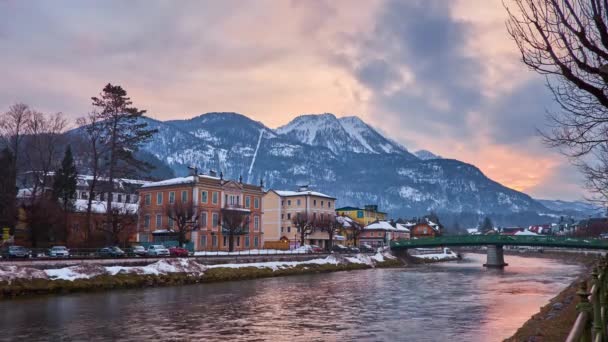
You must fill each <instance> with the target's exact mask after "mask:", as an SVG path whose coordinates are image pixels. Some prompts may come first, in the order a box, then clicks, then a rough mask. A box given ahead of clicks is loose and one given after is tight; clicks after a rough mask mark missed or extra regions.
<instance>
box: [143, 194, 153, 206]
mask: <svg viewBox="0 0 608 342" xmlns="http://www.w3.org/2000/svg"><path fill="white" fill-rule="evenodd" d="M144 198H145V203H146V205H150V203H152V196H151V195H150V194H146V197H144Z"/></svg>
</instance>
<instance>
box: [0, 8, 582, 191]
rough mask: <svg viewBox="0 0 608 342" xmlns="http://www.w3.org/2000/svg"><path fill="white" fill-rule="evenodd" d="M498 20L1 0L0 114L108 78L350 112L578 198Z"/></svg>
mask: <svg viewBox="0 0 608 342" xmlns="http://www.w3.org/2000/svg"><path fill="white" fill-rule="evenodd" d="M507 2H508V1H507ZM505 21H506V11H505V9H504V7H503V5H502V1H501V0H420V1H418V0H402V1H394V0H327V1H324V0H279V1H277V0H267V1H266V0H255V1H253V0H238V1H237V0H223V1H211V0H210V1H202V0H201V1H186V0H180V1H169V0H167V1H154V0H130V1H121V0H117V1H92V0H71V1H70V0H54V1H46V0H41V1H36V0H28V1H21V0H0V80H1V82H0V111H4V110H7V109H8V107H9V106H10V105H11V104H13V103H15V102H24V103H27V104H29V105H30V106H32V107H34V108H36V109H38V110H41V111H44V112H63V113H64V114H66V116H68V117H70V118H74V119H75V118H77V117H79V116H82V115H83V114H84V113H86V112H88V111H89V110H90V109H91V105H90V102H91V101H90V97H91V96H95V95H97V94H98V93H99V92H100V90H101V89H102V88H103V86H104V85H105V84H107V83H108V82H110V83H113V84H119V85H121V86H123V88H125V89H126V90H127V91H128V93H129V95H130V97H131V98H132V100H133V101H134V104H135V105H136V106H138V107H140V108H142V109H146V110H147V111H148V115H149V116H151V117H154V118H156V119H160V120H165V119H179V118H190V117H193V116H196V115H199V114H201V113H206V112H213V111H220V112H238V113H242V114H245V115H247V116H249V117H251V118H253V119H255V120H258V121H261V122H263V123H264V124H266V125H267V126H269V127H271V128H276V127H278V126H280V125H284V124H286V123H288V122H289V121H290V120H291V119H293V118H294V117H296V116H298V115H301V114H313V113H334V114H335V115H336V116H338V117H340V116H350V115H357V116H359V117H361V118H362V119H363V120H365V121H366V122H367V123H369V124H371V125H372V126H373V127H375V128H377V129H378V130H380V131H381V132H383V133H384V134H386V135H387V136H389V137H391V138H392V139H394V140H396V141H398V142H400V143H401V144H403V145H404V146H405V147H407V148H408V149H409V150H410V151H416V150H418V149H426V150H429V151H432V152H433V153H435V154H438V155H441V156H442V157H446V158H454V159H459V160H462V161H464V162H468V163H471V164H474V165H476V166H477V167H479V168H480V169H481V170H482V171H483V172H484V173H485V174H486V175H487V176H488V177H490V178H492V179H494V180H496V181H498V182H500V183H502V184H504V185H506V186H509V187H511V188H514V189H517V190H520V191H524V192H526V193H528V194H530V195H531V196H533V197H536V198H551V199H557V198H560V199H568V200H577V199H582V198H583V196H584V191H583V189H582V181H581V177H580V175H579V174H578V172H577V171H576V169H575V168H574V167H573V166H571V165H570V163H569V161H568V160H567V159H566V158H565V157H564V156H562V155H561V154H559V153H558V152H557V151H554V150H550V149H548V148H547V147H546V146H544V145H543V144H542V142H541V139H540V137H539V135H538V133H537V130H538V129H541V130H542V129H543V128H545V127H546V124H547V122H546V119H545V115H546V112H547V111H548V110H552V109H554V108H555V107H554V106H555V105H554V103H553V99H552V97H551V94H550V92H549V91H548V89H547V88H546V87H545V80H544V78H542V77H541V76H539V75H537V74H535V73H533V72H531V71H528V70H527V68H526V67H525V66H524V65H523V63H522V62H521V59H520V55H519V52H518V51H517V49H516V46H515V43H514V42H513V41H512V40H511V39H510V37H509V36H508V34H507V31H506V26H505Z"/></svg>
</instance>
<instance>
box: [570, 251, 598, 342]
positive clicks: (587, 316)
mask: <svg viewBox="0 0 608 342" xmlns="http://www.w3.org/2000/svg"><path fill="white" fill-rule="evenodd" d="M607 271H608V257H600V259H599V261H598V263H597V265H596V266H595V267H594V268H593V272H591V279H590V285H591V290H590V291H588V288H589V286H588V284H587V283H588V280H584V281H582V282H581V284H580V287H579V289H578V291H577V292H576V294H577V295H578V296H579V297H580V303H579V304H578V305H577V306H576V309H577V311H578V316H577V317H576V321H575V322H574V325H573V326H572V329H571V330H570V334H568V338H567V339H566V341H567V342H575V341H581V342H590V341H593V342H601V341H608V336H607V335H606V323H608V321H607V319H608V317H607V315H608V312H607V310H608V305H607V304H608V275H607Z"/></svg>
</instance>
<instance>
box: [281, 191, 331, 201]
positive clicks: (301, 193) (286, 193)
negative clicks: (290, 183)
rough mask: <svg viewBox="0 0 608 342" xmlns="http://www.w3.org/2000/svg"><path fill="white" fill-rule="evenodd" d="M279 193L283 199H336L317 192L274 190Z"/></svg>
mask: <svg viewBox="0 0 608 342" xmlns="http://www.w3.org/2000/svg"><path fill="white" fill-rule="evenodd" d="M272 191H274V192H276V193H277V195H279V196H281V197H291V196H317V197H325V198H330V199H336V198H335V197H332V196H329V195H326V194H323V193H320V192H316V191H289V190H272Z"/></svg>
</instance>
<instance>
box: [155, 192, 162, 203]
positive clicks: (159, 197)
mask: <svg viewBox="0 0 608 342" xmlns="http://www.w3.org/2000/svg"><path fill="white" fill-rule="evenodd" d="M156 204H157V205H161V204H163V193H162V192H157V193H156Z"/></svg>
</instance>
